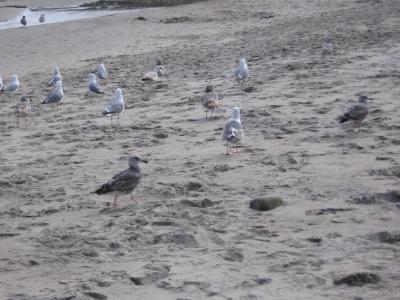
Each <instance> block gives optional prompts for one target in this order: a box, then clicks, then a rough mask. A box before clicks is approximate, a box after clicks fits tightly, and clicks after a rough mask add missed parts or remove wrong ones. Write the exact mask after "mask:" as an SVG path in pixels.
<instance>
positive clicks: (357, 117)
mask: <svg viewBox="0 0 400 300" xmlns="http://www.w3.org/2000/svg"><path fill="white" fill-rule="evenodd" d="M368 112H369V108H368V97H367V96H360V97H358V103H355V104H352V105H350V106H349V107H347V110H346V112H345V113H344V115H343V116H341V117H340V120H339V122H340V123H344V122H347V121H350V120H352V121H353V122H354V124H358V129H360V127H361V121H362V120H364V119H365V117H366V116H367V115H368Z"/></svg>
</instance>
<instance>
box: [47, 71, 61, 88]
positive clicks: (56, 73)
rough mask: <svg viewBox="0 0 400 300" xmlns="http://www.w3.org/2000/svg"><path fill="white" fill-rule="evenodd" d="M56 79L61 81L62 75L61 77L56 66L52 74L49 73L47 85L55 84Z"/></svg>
mask: <svg viewBox="0 0 400 300" xmlns="http://www.w3.org/2000/svg"><path fill="white" fill-rule="evenodd" d="M57 81H61V82H62V77H61V73H60V69H59V68H58V67H56V68H55V69H54V72H53V74H52V75H51V78H50V80H49V83H48V85H49V86H54V85H55V84H56V82H57Z"/></svg>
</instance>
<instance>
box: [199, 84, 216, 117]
mask: <svg viewBox="0 0 400 300" xmlns="http://www.w3.org/2000/svg"><path fill="white" fill-rule="evenodd" d="M213 90H214V88H213V86H212V85H207V87H206V92H205V93H204V95H203V96H202V97H201V102H202V104H203V106H204V107H205V109H206V120H207V113H208V111H209V110H211V118H212V116H213V112H214V109H216V108H217V107H218V95H217V94H215V93H213Z"/></svg>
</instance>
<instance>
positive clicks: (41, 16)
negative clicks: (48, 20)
mask: <svg viewBox="0 0 400 300" xmlns="http://www.w3.org/2000/svg"><path fill="white" fill-rule="evenodd" d="M39 22H40V23H44V14H41V15H40V18H39Z"/></svg>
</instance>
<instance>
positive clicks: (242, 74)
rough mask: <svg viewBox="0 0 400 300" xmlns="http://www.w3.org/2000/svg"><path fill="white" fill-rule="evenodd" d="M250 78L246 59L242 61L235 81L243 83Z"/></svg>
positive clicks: (236, 72)
mask: <svg viewBox="0 0 400 300" xmlns="http://www.w3.org/2000/svg"><path fill="white" fill-rule="evenodd" d="M247 77H249V68H248V67H247V63H246V60H245V59H244V58H242V59H240V62H239V67H238V68H237V69H236V71H235V79H236V80H237V81H242V80H244V79H246V78H247Z"/></svg>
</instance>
